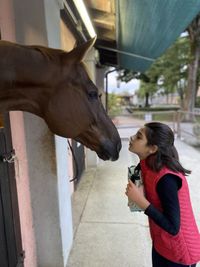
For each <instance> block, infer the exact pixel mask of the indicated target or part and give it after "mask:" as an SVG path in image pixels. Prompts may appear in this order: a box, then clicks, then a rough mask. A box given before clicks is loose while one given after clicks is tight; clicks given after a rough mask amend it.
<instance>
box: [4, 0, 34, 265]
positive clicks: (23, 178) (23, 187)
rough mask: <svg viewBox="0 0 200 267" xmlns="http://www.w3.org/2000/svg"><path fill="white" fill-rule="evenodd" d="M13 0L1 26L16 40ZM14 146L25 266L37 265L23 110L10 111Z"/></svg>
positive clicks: (6, 2)
mask: <svg viewBox="0 0 200 267" xmlns="http://www.w3.org/2000/svg"><path fill="white" fill-rule="evenodd" d="M14 20H15V18H14V11H13V3H12V0H1V1H0V26H1V35H2V39H5V40H10V41H15V24H14ZM10 120H11V131H12V142H13V147H14V149H15V151H16V155H17V159H18V160H17V161H16V164H15V167H16V182H17V192H18V201H19V213H20V224H21V233H22V246H23V249H24V250H25V256H26V257H25V263H24V266H25V267H36V266H37V264H36V248H35V238H34V228H33V219H32V210H31V198H30V188H29V175H28V162H27V156H26V144H25V136H24V120H23V113H22V112H10Z"/></svg>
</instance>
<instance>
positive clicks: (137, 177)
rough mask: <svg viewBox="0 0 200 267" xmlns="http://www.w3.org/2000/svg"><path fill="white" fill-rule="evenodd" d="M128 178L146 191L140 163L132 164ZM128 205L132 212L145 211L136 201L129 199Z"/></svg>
mask: <svg viewBox="0 0 200 267" xmlns="http://www.w3.org/2000/svg"><path fill="white" fill-rule="evenodd" d="M128 180H131V181H132V182H133V183H134V184H135V185H136V186H137V187H138V188H140V189H141V191H142V192H143V193H144V186H143V182H142V177H141V170H140V164H138V165H137V166H135V165H132V166H130V167H128ZM128 207H129V209H130V211H131V212H134V211H143V210H142V209H141V208H140V207H138V206H137V204H136V203H135V202H133V201H132V200H130V199H128Z"/></svg>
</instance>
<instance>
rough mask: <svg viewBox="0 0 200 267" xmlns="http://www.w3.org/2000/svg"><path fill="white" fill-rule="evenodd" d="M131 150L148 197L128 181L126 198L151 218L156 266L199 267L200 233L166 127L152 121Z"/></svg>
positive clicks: (184, 173) (137, 137) (171, 137)
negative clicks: (197, 265)
mask: <svg viewBox="0 0 200 267" xmlns="http://www.w3.org/2000/svg"><path fill="white" fill-rule="evenodd" d="M129 150H130V151H131V152H133V153H135V154H137V155H138V156H139V158H140V168H141V174H142V178H143V182H144V190H145V196H144V195H143V194H142V193H141V191H139V190H138V188H137V187H136V186H135V184H134V183H132V182H131V181H129V183H128V185H127V188H126V195H127V196H128V198H130V199H131V200H132V201H133V202H135V203H136V204H137V205H138V206H139V207H140V208H142V209H143V210H144V212H145V214H146V215H147V216H148V217H149V228H150V233H151V238H152V242H153V249H152V263H153V267H181V266H182V267H183V266H185V267H186V266H188V267H189V266H191V267H194V266H196V263H197V262H198V261H199V260H200V234H199V231H198V228H197V225H196V222H195V219H194V214H193V211H192V207H191V202H190V197H189V191H188V185H187V182H186V178H185V175H187V174H189V173H190V171H188V170H186V169H185V168H183V166H182V165H181V164H180V162H179V160H178V153H177V150H176V148H175V146H174V134H173V132H172V130H171V129H170V128H169V127H168V126H167V125H165V124H163V123H159V122H150V123H147V124H145V126H144V127H143V128H141V129H140V130H139V131H138V132H137V134H136V135H134V136H132V137H131V138H130V145H129Z"/></svg>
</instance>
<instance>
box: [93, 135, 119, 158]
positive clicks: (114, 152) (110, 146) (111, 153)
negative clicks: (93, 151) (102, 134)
mask: <svg viewBox="0 0 200 267" xmlns="http://www.w3.org/2000/svg"><path fill="white" fill-rule="evenodd" d="M121 147H122V144H121V140H120V141H118V142H117V143H113V142H111V141H104V142H103V143H102V146H101V150H100V152H97V155H98V156H99V158H100V159H103V160H112V161H115V160H117V159H118V158H119V152H120V150H121Z"/></svg>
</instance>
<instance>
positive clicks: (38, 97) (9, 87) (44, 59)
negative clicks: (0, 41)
mask: <svg viewBox="0 0 200 267" xmlns="http://www.w3.org/2000/svg"><path fill="white" fill-rule="evenodd" d="M0 48H1V49H0V69H1V71H0V111H9V110H22V111H29V112H31V113H34V114H36V115H39V116H42V106H44V105H45V104H46V103H45V102H46V98H48V94H50V93H51V90H50V89H49V88H52V84H51V83H53V82H55V79H56V75H55V73H53V72H56V70H55V68H52V64H51V63H49V62H50V61H49V60H48V56H49V55H45V50H43V51H40V49H39V48H38V49H37V48H26V47H23V46H17V45H15V44H10V43H6V44H5V45H4V46H3V45H2V46H0Z"/></svg>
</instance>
